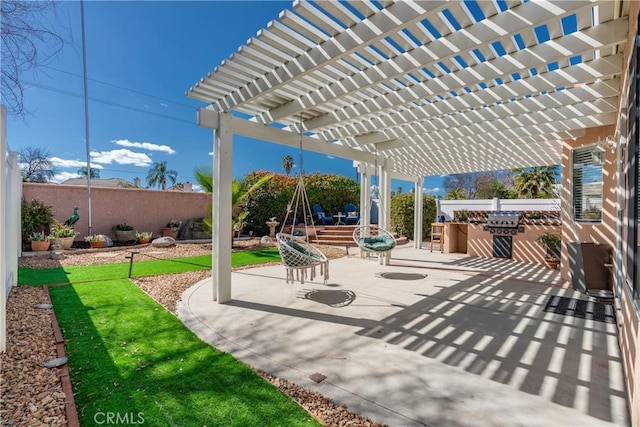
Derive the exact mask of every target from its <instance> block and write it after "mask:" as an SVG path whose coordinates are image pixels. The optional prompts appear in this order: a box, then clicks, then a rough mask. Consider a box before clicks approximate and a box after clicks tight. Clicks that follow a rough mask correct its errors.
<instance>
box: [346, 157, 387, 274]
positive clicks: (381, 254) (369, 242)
mask: <svg viewBox="0 0 640 427" xmlns="http://www.w3.org/2000/svg"><path fill="white" fill-rule="evenodd" d="M376 159H377V153H376ZM377 168H378V164H377V160H376V164H375V169H376V170H377ZM372 205H373V200H372V198H371V197H370V198H369V207H368V209H369V211H371V206H372ZM360 217H362V216H360ZM353 241H354V242H355V243H356V245H358V247H359V248H360V257H361V258H362V259H369V258H371V257H372V256H377V257H378V260H379V261H380V265H383V264H384V265H388V264H389V261H390V260H391V250H392V249H393V248H395V247H396V239H395V237H394V236H393V234H392V233H391V232H390V231H388V230H385V229H383V228H380V227H378V226H377V225H373V224H360V220H358V224H357V225H356V228H355V229H354V230H353Z"/></svg>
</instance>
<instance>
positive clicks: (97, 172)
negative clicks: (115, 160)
mask: <svg viewBox="0 0 640 427" xmlns="http://www.w3.org/2000/svg"><path fill="white" fill-rule="evenodd" d="M89 170H90V171H91V172H90V173H91V177H90V178H91V179H100V169H96V168H90V169H89ZM78 175H80V178H86V177H87V167H86V166H83V167H81V168H80V169H78Z"/></svg>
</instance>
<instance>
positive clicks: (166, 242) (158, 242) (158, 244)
mask: <svg viewBox="0 0 640 427" xmlns="http://www.w3.org/2000/svg"><path fill="white" fill-rule="evenodd" d="M175 244H176V239H174V238H173V237H169V236H164V237H158V238H157V239H155V240H154V241H153V242H151V245H152V246H153V247H154V248H168V247H169V246H173V245H175Z"/></svg>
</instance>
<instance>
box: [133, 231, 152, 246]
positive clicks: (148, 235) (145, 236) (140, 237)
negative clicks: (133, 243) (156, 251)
mask: <svg viewBox="0 0 640 427" xmlns="http://www.w3.org/2000/svg"><path fill="white" fill-rule="evenodd" d="M152 238H153V233H152V232H150V231H143V232H142V233H136V240H137V241H138V243H140V244H141V245H143V244H145V243H149V242H150V241H151V239H152Z"/></svg>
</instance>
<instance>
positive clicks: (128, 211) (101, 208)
mask: <svg viewBox="0 0 640 427" xmlns="http://www.w3.org/2000/svg"><path fill="white" fill-rule="evenodd" d="M22 195H23V197H24V198H25V199H26V200H28V201H30V200H32V199H38V200H40V201H42V202H43V203H44V204H45V205H47V206H51V212H52V213H53V217H54V218H55V219H57V220H58V221H60V222H64V221H65V220H66V219H67V218H69V217H70V216H71V215H72V214H73V208H74V207H75V206H77V207H78V213H79V214H80V220H78V222H77V223H76V224H75V225H74V228H75V230H76V231H77V232H78V235H77V236H76V241H82V240H84V238H85V236H87V234H88V231H89V230H88V227H89V221H88V204H89V203H88V198H87V188H86V187H83V186H75V185H58V184H36V183H30V182H25V183H23V186H22ZM210 204H211V194H208V193H193V192H182V191H160V190H147V189H143V188H104V187H92V188H91V213H92V214H91V231H92V234H106V235H108V236H112V237H113V235H112V233H111V228H112V227H113V226H114V225H116V224H121V223H124V222H126V223H127V224H129V225H131V226H132V227H133V228H134V229H135V230H137V231H151V232H153V234H154V236H159V235H160V234H161V230H162V228H163V227H165V226H166V225H167V222H169V220H170V219H172V218H175V219H181V220H183V221H184V222H186V221H187V220H189V219H193V218H204V217H205V216H206V215H207V206H209V205H210Z"/></svg>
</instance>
